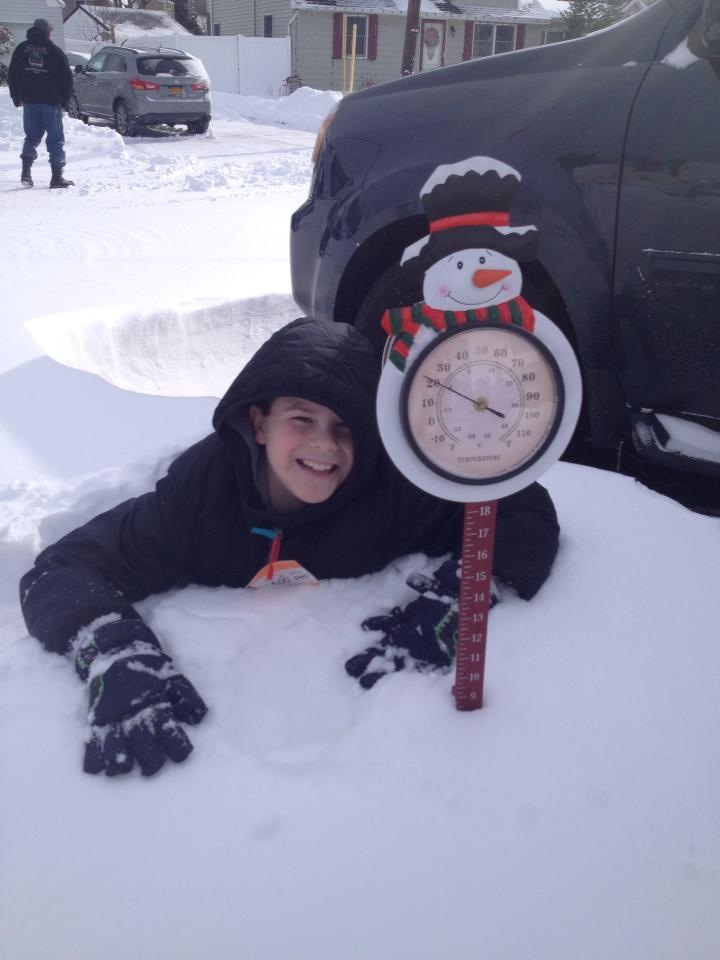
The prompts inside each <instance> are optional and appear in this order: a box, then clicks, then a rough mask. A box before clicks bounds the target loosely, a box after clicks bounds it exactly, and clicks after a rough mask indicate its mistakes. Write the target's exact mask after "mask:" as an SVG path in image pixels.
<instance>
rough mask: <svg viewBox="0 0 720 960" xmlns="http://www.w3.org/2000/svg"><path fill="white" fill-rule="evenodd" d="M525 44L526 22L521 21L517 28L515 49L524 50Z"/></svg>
mask: <svg viewBox="0 0 720 960" xmlns="http://www.w3.org/2000/svg"><path fill="white" fill-rule="evenodd" d="M524 46H525V24H524V23H519V24H518V25H517V27H516V28H515V49H516V50H522V48H523V47H524Z"/></svg>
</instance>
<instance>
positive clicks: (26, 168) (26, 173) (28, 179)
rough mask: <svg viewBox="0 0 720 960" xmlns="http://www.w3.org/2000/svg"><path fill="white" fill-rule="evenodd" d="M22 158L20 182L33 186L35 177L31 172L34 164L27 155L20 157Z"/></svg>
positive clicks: (26, 185)
mask: <svg viewBox="0 0 720 960" xmlns="http://www.w3.org/2000/svg"><path fill="white" fill-rule="evenodd" d="M20 159H21V160H22V173H21V174H20V183H21V184H22V185H23V186H24V187H31V186H32V185H33V178H32V175H31V173H30V168H31V167H32V165H33V162H32V160H30V159H28V158H27V157H20Z"/></svg>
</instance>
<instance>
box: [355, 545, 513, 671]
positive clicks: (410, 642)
mask: <svg viewBox="0 0 720 960" xmlns="http://www.w3.org/2000/svg"><path fill="white" fill-rule="evenodd" d="M460 569H461V560H460V559H459V557H457V556H452V557H451V558H450V559H449V560H446V561H445V563H443V564H442V566H440V567H438V569H437V570H436V571H435V572H434V574H433V575H432V577H426V576H424V575H423V574H419V573H411V574H410V576H409V577H408V578H407V583H408V586H410V587H412V588H413V590H417V592H418V593H419V594H420V596H419V597H418V598H417V599H416V600H412V601H411V602H410V603H408V604H407V606H405V607H402V608H401V607H395V608H394V609H393V610H391V611H390V613H389V614H385V615H381V616H378V617H370V618H369V619H367V620H364V621H363V623H362V627H363V630H377V631H379V632H382V634H383V636H382V637H381V638H380V639H379V640H378V641H377V642H376V643H374V644H373V645H372V646H370V647H368V648H367V649H366V650H364V651H363V652H362V653H358V654H357V655H356V656H354V657H351V658H350V659H349V660H348V661H347V663H346V664H345V669H346V670H347V672H348V673H349V674H350V676H351V677H355V678H356V679H357V681H358V682H359V683H360V685H361V686H362V687H364V688H365V689H366V690H369V689H370V687H372V686H374V685H375V684H376V683H377V681H378V680H379V679H380V678H381V677H384V676H385V674H387V673H395V672H396V671H397V670H404V669H405V667H414V668H415V669H416V670H423V671H426V670H447V669H448V668H449V667H450V665H451V664H452V662H453V659H454V657H455V646H456V643H457V617H458V602H459V598H460ZM499 599H500V598H499V595H498V592H497V590H496V587H495V583H494V582H493V586H492V591H491V598H490V606H491V607H492V606H494V605H495V604H496V603H497V601H498V600H499Z"/></svg>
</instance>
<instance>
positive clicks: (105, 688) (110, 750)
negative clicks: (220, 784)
mask: <svg viewBox="0 0 720 960" xmlns="http://www.w3.org/2000/svg"><path fill="white" fill-rule="evenodd" d="M74 655H75V669H76V670H77V672H78V674H79V675H80V677H81V679H82V680H85V681H86V682H87V684H88V692H89V710H88V723H89V724H90V731H89V736H88V740H87V743H86V746H85V761H84V764H83V769H84V770H85V772H86V773H102V772H103V771H105V773H106V774H107V775H108V776H109V777H113V776H116V775H117V774H120V773H128V772H129V771H130V770H132V767H133V763H134V761H135V760H137V762H138V765H139V766H140V771H141V773H143V774H144V775H145V776H151V775H152V774H154V773H157V772H158V770H159V769H160V768H161V767H162V766H163V764H164V763H165V760H166V759H167V757H170V759H171V760H174V761H175V763H181V762H182V761H183V760H185V759H187V757H188V756H189V755H190V753H191V751H192V744H191V743H190V740H189V739H188V736H187V734H186V733H185V731H184V730H183V728H182V727H181V726H180V723H190V724H196V723H200V721H201V720H202V719H203V717H204V716H205V714H206V713H207V707H206V706H205V704H204V702H203V700H202V698H201V697H200V695H199V694H198V692H197V691H196V690H195V688H194V687H193V685H192V684H191V683H190V681H189V680H187V679H186V677H184V676H183V675H182V674H181V673H178V671H177V670H176V669H175V666H174V665H173V662H172V660H171V659H170V657H168V656H167V655H166V654H165V653H163V650H162V648H161V646H160V644H159V643H158V640H157V638H156V637H155V635H154V634H153V633H152V631H151V630H150V629H149V628H148V627H147V626H146V625H145V623H143V621H142V620H140V619H137V620H121V619H114V620H111V621H110V622H106V623H98V624H97V625H93V626H91V627H90V628H85V629H84V630H81V631H80V634H79V635H78V638H77V641H76V643H75V646H74Z"/></svg>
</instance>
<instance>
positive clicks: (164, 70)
mask: <svg viewBox="0 0 720 960" xmlns="http://www.w3.org/2000/svg"><path fill="white" fill-rule="evenodd" d="M137 67H138V73H139V74H140V75H141V76H145V77H161V76H168V77H200V78H202V79H203V80H206V79H207V74H206V73H205V69H204V68H203V65H202V64H201V63H200V61H199V60H195V58H194V57H183V56H154V57H139V58H138V62H137Z"/></svg>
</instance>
